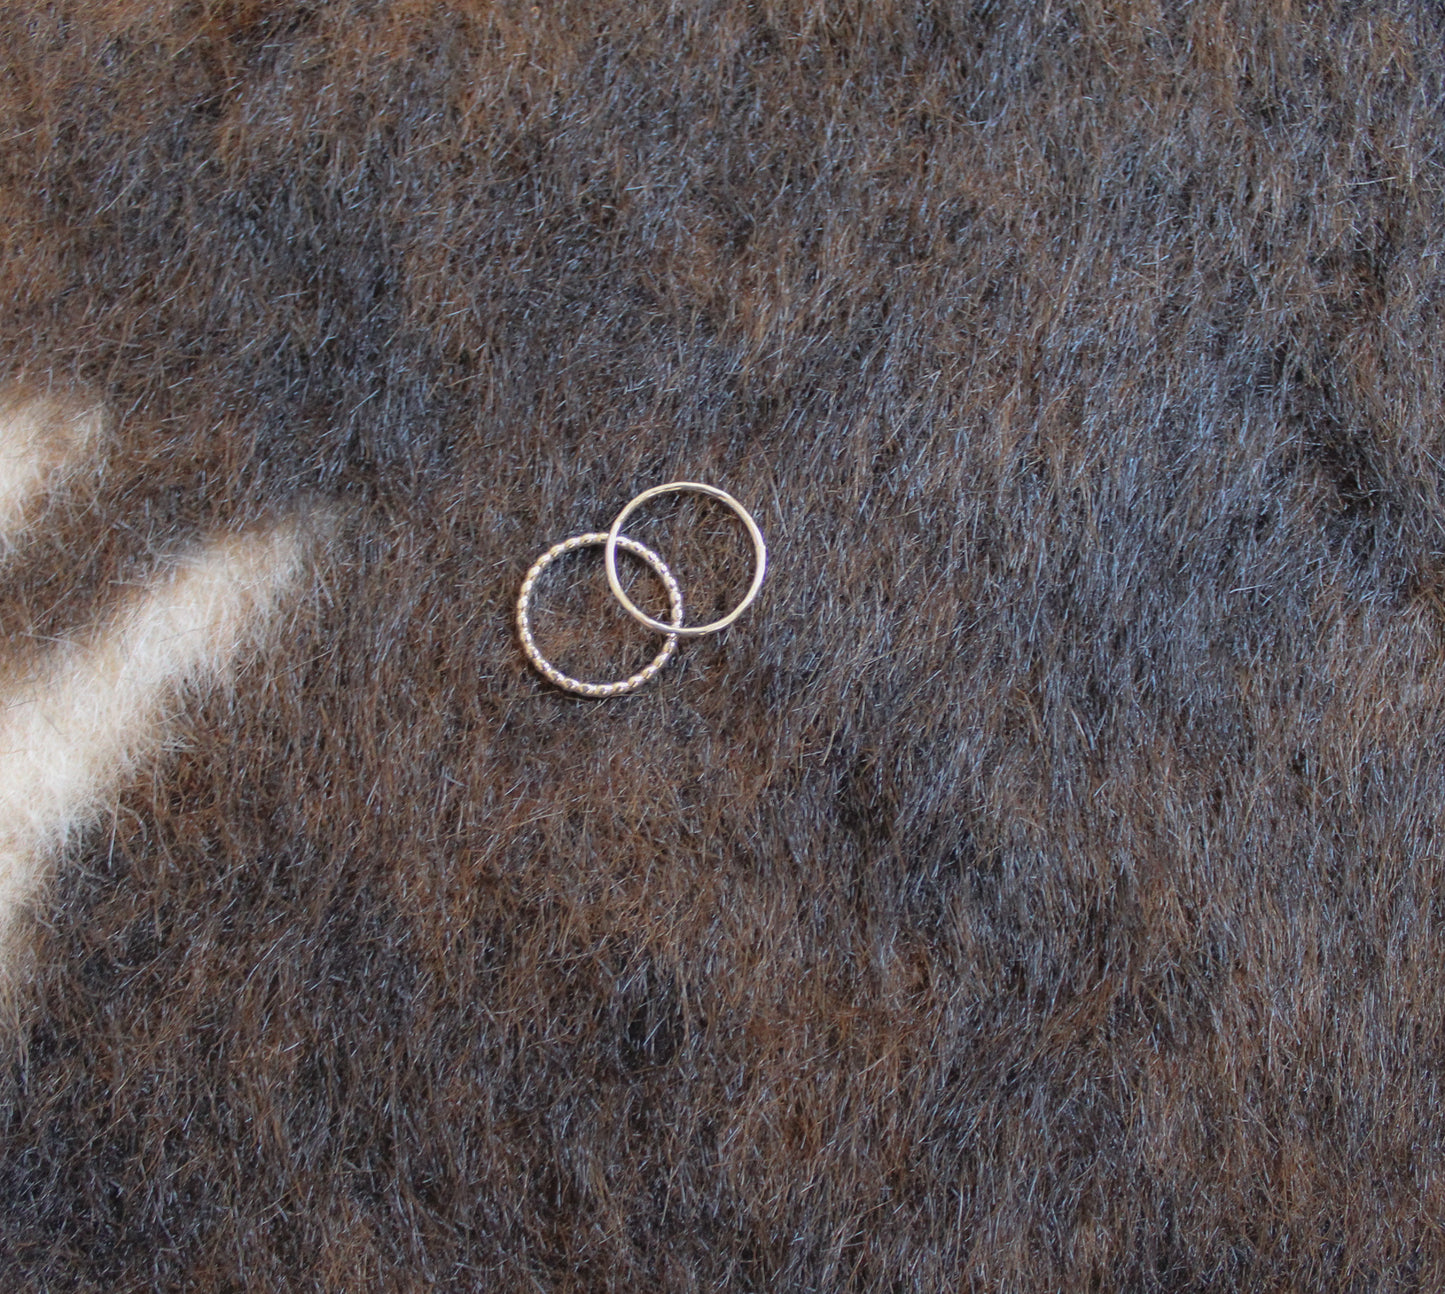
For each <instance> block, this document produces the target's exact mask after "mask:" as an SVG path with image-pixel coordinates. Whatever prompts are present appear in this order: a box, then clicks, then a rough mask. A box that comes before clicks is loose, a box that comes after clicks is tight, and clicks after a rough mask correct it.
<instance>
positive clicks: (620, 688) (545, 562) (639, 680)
mask: <svg viewBox="0 0 1445 1294" xmlns="http://www.w3.org/2000/svg"><path fill="white" fill-rule="evenodd" d="M607 542H608V536H607V535H606V534H604V533H603V532H602V531H600V530H599V531H591V532H589V533H588V534H585V535H573V536H572V538H571V539H564V540H563V541H562V542H561V543H560V544H553V545H552V547H551V548H549V549H548V550H547V551H546V552H545V553H543V554H542V555H541V556H540V557H539V558H537V560H536V561H535V562H533V563H532V569H531V570H529V571H528V572H527V575H526V578H525V579H524V580H523V581H522V591H521V592H520V593H519V594H518V595H517V633H518V635H519V636H520V637H521V639H522V650H523V651H524V652H525V653H526V654H527V659H528V660H529V661H531V662H532V664H533V665H535V666H536V667H537V671H538V673H540V674H541V675H542V676H543V677H544V678H546V679H547V680H548V681H550V682H552V683H555V684H556V685H557V686H558V687H560V688H565V689H566V690H567V691H569V692H576V693H577V694H578V695H580V696H595V697H606V696H621V695H622V694H623V693H624V692H631V691H632V690H633V689H634V688H639V687H641V686H642V685H643V684H644V683H646V682H647V680H648V679H650V678H651V677H652V676H653V675H654V674H656V673H657V671H658V670H660V669H661V668H662V667H663V666H664V665H666V664H667V662H668V660H669V659H671V657H672V653H673V652H674V651H676V650H677V635H676V634H675V633H673V632H672V627H671V626H670V625H662V632H663V633H665V634H666V635H667V638H666V640H665V641H664V642H663V644H662V650H661V651H660V652H658V653H657V655H656V656H654V657H653V658H652V663H651V664H650V665H648V666H647V667H646V668H645V669H643V670H641V671H640V672H638V673H636V674H634V675H633V676H632V677H631V678H626V679H623V680H622V682H620V683H584V682H583V681H582V680H581V679H576V678H572V677H571V676H569V675H567V674H564V673H562V671H561V670H560V669H558V668H557V667H556V666H555V665H553V664H552V662H551V661H549V660H548V659H547V658H546V657H545V656H543V655H542V653H541V652H539V651H538V650H537V642H536V639H534V638H533V637H532V625H531V622H530V621H529V620H528V618H527V604H528V602H529V601H530V600H531V597H532V585H534V584H535V583H536V582H537V577H538V576H539V575H540V574H541V573H542V572H543V571H544V570H546V569H547V567H548V566H550V565H551V563H552V562H553V561H554V560H555V559H556V558H558V557H561V556H562V554H563V553H570V552H571V551H572V550H573V549H574V548H594V547H597V546H598V545H600V544H605V543H607ZM617 543H618V544H619V545H620V546H621V547H623V548H625V549H627V551H628V552H629V553H634V554H636V555H637V556H638V557H640V558H642V560H643V561H644V562H646V563H647V564H648V565H649V566H650V567H652V569H653V570H654V571H656V572H657V575H658V578H659V579H660V580H661V581H662V582H663V584H664V585H665V586H666V588H667V603H668V609H669V610H670V611H671V612H672V623H673V624H674V625H680V624H681V623H682V590H681V589H680V588H679V587H678V585H677V581H676V580H675V579H674V578H673V575H672V572H671V571H670V570H668V569H667V563H666V562H664V561H663V560H662V558H661V557H659V556H658V555H657V554H656V553H654V552H653V551H652V549H650V548H648V547H647V545H646V544H639V543H638V542H637V540H635V539H629V538H627V536H626V535H619V536H618V537H617ZM659 623H661V622H660V621H659Z"/></svg>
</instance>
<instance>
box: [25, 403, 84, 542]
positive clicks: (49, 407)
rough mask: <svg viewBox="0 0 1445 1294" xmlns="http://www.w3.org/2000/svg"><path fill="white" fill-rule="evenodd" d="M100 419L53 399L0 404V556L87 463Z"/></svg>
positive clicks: (82, 409) (81, 409)
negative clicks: (44, 501) (47, 497)
mask: <svg viewBox="0 0 1445 1294" xmlns="http://www.w3.org/2000/svg"><path fill="white" fill-rule="evenodd" d="M102 421H103V419H102V415H101V412H100V410H99V409H95V408H75V407H69V406H66V405H64V404H61V403H58V402H56V401H53V400H33V399H31V400H26V399H11V400H7V401H5V402H4V403H0V557H4V556H6V555H8V554H9V553H11V552H13V551H14V549H15V546H16V544H17V543H18V542H19V541H20V539H21V538H22V537H23V535H24V533H25V530H26V529H27V527H28V525H29V524H30V523H31V522H32V521H33V520H34V513H35V510H36V509H35V504H36V503H37V502H38V501H39V500H40V499H41V498H42V497H43V496H44V494H45V493H46V492H47V491H49V490H52V489H54V488H55V487H56V486H57V485H58V484H59V483H60V482H61V481H62V480H63V479H64V478H65V477H66V476H69V475H70V474H72V473H73V472H74V471H75V470H77V469H78V468H79V467H80V466H81V464H83V463H84V462H85V461H86V459H87V457H88V456H89V451H90V450H91V449H92V448H93V447H94V446H95V444H96V442H97V441H98V439H99V435H100V427H101V423H102Z"/></svg>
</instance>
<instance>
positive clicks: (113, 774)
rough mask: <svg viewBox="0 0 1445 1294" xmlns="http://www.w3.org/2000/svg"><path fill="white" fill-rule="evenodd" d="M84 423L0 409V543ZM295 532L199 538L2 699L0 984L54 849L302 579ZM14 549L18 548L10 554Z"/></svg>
mask: <svg viewBox="0 0 1445 1294" xmlns="http://www.w3.org/2000/svg"><path fill="white" fill-rule="evenodd" d="M97 426H98V419H97V418H96V417H95V416H94V415H85V416H83V417H79V418H76V417H65V416H63V415H61V414H59V413H58V412H57V411H56V410H55V409H53V408H49V407H44V406H38V405H28V406H12V407H11V409H10V411H9V412H8V414H7V415H6V417H5V421H4V422H3V423H0V433H3V439H0V444H3V447H4V452H3V454H0V465H3V472H4V475H3V477H0V546H13V545H15V543H16V541H17V537H20V536H23V531H24V520H25V518H26V516H27V514H28V513H29V511H30V510H31V509H32V507H33V505H34V504H35V502H36V501H37V498H38V496H39V495H40V494H41V493H42V492H43V490H44V488H45V487H46V485H47V484H52V483H54V482H55V481H56V480H57V479H58V478H59V477H60V476H63V475H64V473H65V471H66V469H71V468H74V467H75V466H76V465H77V460H78V459H79V458H80V457H82V456H83V454H84V452H85V450H86V449H87V447H88V446H90V445H91V444H92V443H93V441H94V438H95V429H96V427H97ZM306 547H307V545H306V542H305V538H304V535H303V530H302V527H300V526H299V525H298V524H297V523H296V522H294V521H287V522H283V523H280V524H275V525H272V526H271V527H270V528H267V529H262V530H256V531H251V532H247V533H241V534H229V535H222V536H211V537H210V538H208V539H206V540H204V541H203V542H201V543H200V544H198V545H196V546H195V547H193V548H192V549H191V550H190V551H189V552H187V553H186V554H185V555H183V556H182V557H180V558H179V559H177V560H174V561H173V562H171V563H170V564H169V565H168V566H167V567H166V568H165V569H164V570H163V571H162V572H161V573H160V574H158V575H156V576H154V577H153V578H152V579H151V580H150V581H149V582H148V583H147V584H146V585H144V586H143V587H141V588H140V589H139V590H138V591H137V592H136V593H134V594H133V595H132V596H131V597H130V598H129V599H128V600H127V601H126V602H125V603H124V604H123V605H122V606H120V607H119V608H117V609H115V610H114V611H113V612H111V614H110V615H109V616H108V617H107V618H106V619H105V620H104V621H103V622H102V623H101V624H100V625H99V626H98V627H96V628H93V629H92V630H91V631H90V632H88V633H87V634H85V635H84V636H83V637H81V638H80V639H78V640H77V641H74V642H69V643H65V644H62V645H60V646H58V647H56V648H54V649H52V650H51V651H50V652H49V653H48V654H47V655H46V656H45V657H43V658H42V659H41V660H40V662H39V663H38V665H37V666H35V667H33V668H32V669H31V670H30V671H29V672H28V673H27V674H26V675H25V676H23V677H21V678H19V679H16V680H12V681H11V682H10V683H9V691H8V694H3V695H0V976H3V975H4V974H7V973H8V972H9V971H11V970H13V963H14V955H15V952H16V950H17V943H16V938H15V936H16V934H17V917H18V915H19V913H20V912H21V910H22V909H23V908H24V907H25V905H26V904H27V903H28V902H29V901H31V900H32V899H33V898H34V897H35V896H36V895H37V894H38V893H39V891H40V889H41V887H42V884H43V881H44V877H45V874H46V871H47V869H48V867H49V866H50V865H51V863H52V861H53V860H54V859H55V857H56V856H57V855H58V854H59V852H60V851H61V849H62V848H63V847H64V845H65V843H66V841H67V840H68V839H69V838H70V837H71V836H72V835H73V834H74V833H75V832H76V831H77V830H79V829H80V828H82V827H83V826H84V825H85V824H87V823H88V822H90V821H92V820H93V819H94V818H95V816H96V815H97V814H98V813H100V812H101V811H102V810H103V809H104V807H105V805H106V803H107V802H108V801H109V800H110V798H111V797H113V796H114V795H115V794H116V792H117V790H118V788H119V786H120V784H121V782H122V780H123V779H124V778H125V777H126V776H127V775H128V774H129V773H131V772H133V771H134V770H135V769H136V767H137V766H138V765H140V764H141V763H142V762H144V761H145V760H147V759H150V758H152V757H154V756H155V754H156V753H157V752H158V751H159V750H160V749H161V748H162V747H163V745H164V744H165V742H166V740H167V738H168V736H169V735H170V733H171V731H172V724H171V720H172V719H173V717H174V714H175V711H176V710H177V709H178V706H179V702H180V699H181V696H182V693H183V692H184V691H185V690H186V689H188V688H194V687H202V686H207V685H214V684H216V683H218V682H220V681H222V680H224V678H225V677H226V676H227V674H228V673H229V672H230V670H231V669H232V667H233V666H234V664H235V663H236V662H237V660H238V659H239V657H240V656H241V655H242V653H243V652H244V651H245V649H246V648H247V646H248V645H251V644H254V643H255V641H256V640H257V636H258V632H259V631H260V630H261V629H262V628H263V627H264V626H266V625H267V624H268V623H269V622H270V621H271V619H272V616H273V614H274V613H275V611H276V610H277V608H278V607H279V606H280V605H281V604H282V600H283V598H284V595H285V594H286V593H287V591H288V590H290V589H291V588H293V587H294V585H295V584H296V582H297V579H298V577H299V575H300V573H301V571H302V569H303V566H304V559H305V553H306ZM22 551H23V550H22Z"/></svg>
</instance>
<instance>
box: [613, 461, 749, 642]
mask: <svg viewBox="0 0 1445 1294" xmlns="http://www.w3.org/2000/svg"><path fill="white" fill-rule="evenodd" d="M680 490H685V491H691V492H692V493H694V494H706V495H709V496H710V497H712V498H714V499H720V500H722V502H723V503H726V504H727V505H728V507H730V508H731V509H732V510H733V511H734V512H736V513H737V514H738V516H739V517H740V518H741V519H742V523H743V525H745V526H746V527H747V528H748V536H749V538H750V539H752V541H753V553H754V555H755V556H756V559H757V569H756V570H755V571H754V572H753V582H752V584H751V585H750V586H749V587H748V591H747V593H746V594H745V595H744V597H743V600H742V601H741V602H739V603H738V604H737V606H735V607H734V608H733V609H732V610H731V611H729V612H728V614H727V615H725V616H724V617H723V618H722V619H721V620H714V621H713V622H712V623H711V624H706V625H684V624H683V623H682V616H681V615H677V616H675V617H674V619H673V622H672V624H670V625H669V624H663V622H662V621H661V620H654V619H653V618H652V617H651V616H650V615H648V614H647V613H646V612H645V611H642V610H641V609H639V608H638V607H637V606H635V605H634V604H633V601H632V599H631V598H629V597H628V596H627V594H626V593H624V592H623V591H622V583H621V581H620V580H619V579H618V578H617V549H618V546H619V545H620V546H621V547H624V548H626V547H627V546H628V542H629V541H628V539H627V537H626V536H625V535H623V534H622V523H623V522H624V521H626V520H627V518H628V517H629V516H631V515H632V513H633V512H634V511H635V510H636V509H637V508H638V507H639V506H641V505H642V504H644V503H646V502H647V500H648V499H652V498H656V497H657V496H658V495H659V494H672V493H674V492H676V491H680ZM606 541H607V547H606V552H605V554H604V556H605V558H606V563H607V583H608V585H609V586H610V587H611V589H612V595H613V596H614V597H615V598H616V599H617V600H618V601H619V602H620V603H622V606H623V608H624V609H625V610H626V612H627V614H628V615H630V616H631V617H632V618H633V619H634V620H636V621H637V622H638V623H639V624H644V625H646V626H647V627H648V628H649V629H654V630H656V631H657V632H658V633H662V634H672V635H678V634H681V635H682V636H683V637H684V638H700V637H702V636H703V635H704V634H715V633H717V631H718V630H719V629H726V628H727V627H728V626H729V625H730V624H732V622H733V621H734V620H736V619H737V618H738V617H739V616H740V615H742V613H743V612H744V611H746V610H747V609H748V607H750V606H751V605H752V602H753V599H754V598H755V597H757V596H758V590H759V589H760V588H762V587H763V575H764V574H765V573H766V572H767V569H768V549H767V545H766V544H764V543H763V532H762V531H761V530H759V529H758V523H757V522H756V521H754V520H753V518H752V514H751V513H749V512H748V510H747V509H746V508H745V507H743V505H742V504H741V503H739V502H738V501H737V500H736V499H735V498H733V496H732V495H731V494H729V493H728V492H727V491H726V490H720V489H718V488H717V486H715V485H702V484H700V483H699V482H697V481H669V482H668V483H667V484H666V485H654V486H653V487H652V489H650V490H643V492H642V493H641V494H639V495H638V496H637V497H636V498H635V499H633V500H632V502H631V503H629V504H628V505H627V506H626V507H625V508H623V509H622V511H621V512H619V513H618V514H617V517H616V519H615V520H614V521H613V522H612V529H611V530H609V531H608V532H607V535H606Z"/></svg>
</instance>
